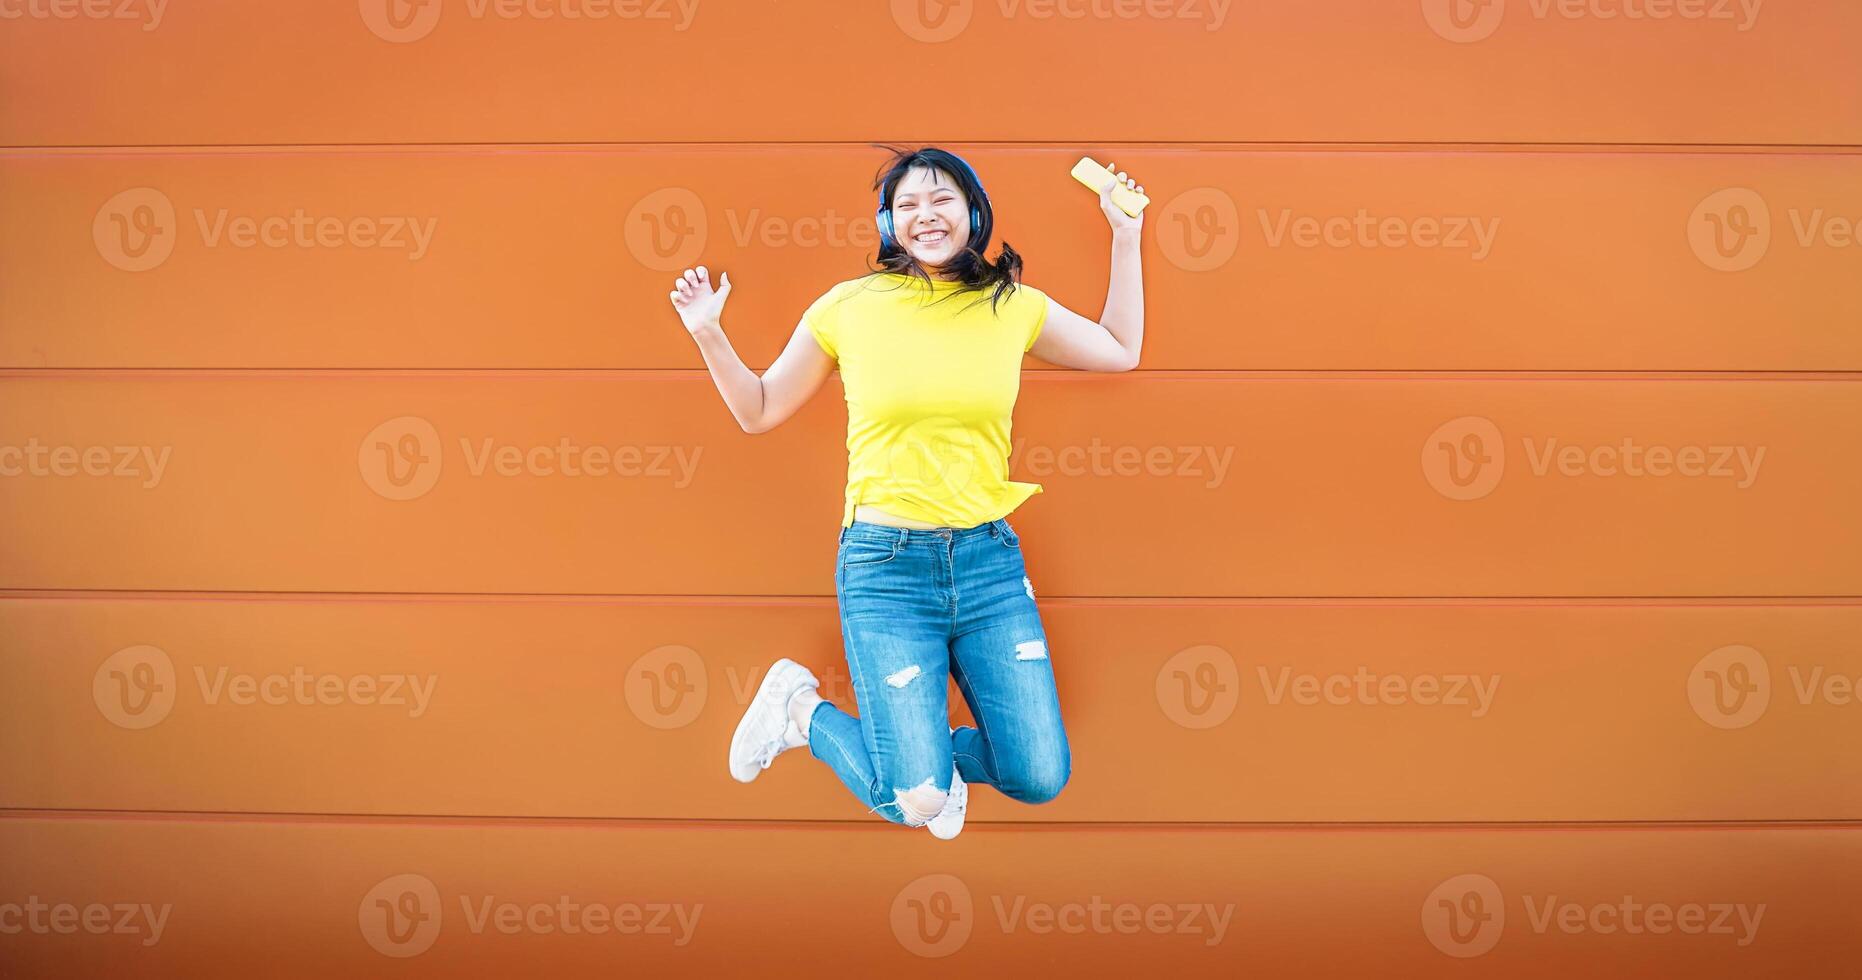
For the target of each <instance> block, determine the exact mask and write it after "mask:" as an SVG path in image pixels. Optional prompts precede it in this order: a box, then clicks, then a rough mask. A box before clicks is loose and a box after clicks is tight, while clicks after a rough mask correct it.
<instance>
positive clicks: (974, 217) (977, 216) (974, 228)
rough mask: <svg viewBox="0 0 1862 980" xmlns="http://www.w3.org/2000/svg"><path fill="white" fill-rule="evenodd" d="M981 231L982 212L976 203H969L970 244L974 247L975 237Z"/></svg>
mask: <svg viewBox="0 0 1862 980" xmlns="http://www.w3.org/2000/svg"><path fill="white" fill-rule="evenodd" d="M982 233H983V212H982V210H981V209H980V208H978V207H977V206H976V205H974V204H972V205H970V244H971V247H972V248H974V247H975V244H976V237H977V236H978V235H981V234H982Z"/></svg>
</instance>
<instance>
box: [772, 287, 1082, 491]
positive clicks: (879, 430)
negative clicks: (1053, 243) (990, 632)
mask: <svg viewBox="0 0 1862 980" xmlns="http://www.w3.org/2000/svg"><path fill="white" fill-rule="evenodd" d="M994 288H995V287H993V286H992V287H988V288H985V289H983V290H981V291H977V290H970V291H967V292H966V291H963V290H962V286H961V284H959V283H946V282H936V283H933V284H931V285H929V286H927V285H926V284H925V282H924V281H923V280H921V279H918V278H917V277H915V276H905V275H898V274H895V273H889V272H882V273H875V274H872V275H868V276H862V277H860V278H858V279H849V280H847V281H846V282H842V283H837V284H836V285H835V286H834V287H833V288H832V289H829V290H828V291H827V292H826V293H824V294H822V296H821V298H819V299H817V300H815V302H814V303H813V304H812V305H810V306H809V307H808V311H807V312H806V313H804V314H802V319H803V321H804V322H805V323H807V324H808V329H809V330H810V332H812V333H813V334H814V336H815V340H816V342H817V343H819V344H820V345H821V349H822V350H824V351H827V353H828V356H830V357H833V358H834V359H835V360H836V361H838V362H839V364H840V373H841V386H842V387H843V388H844V389H845V390H846V393H847V497H846V508H845V510H844V512H843V513H842V515H841V526H842V527H847V526H849V525H851V524H852V523H853V511H854V506H855V505H856V504H873V505H875V506H877V507H879V508H881V509H882V510H885V511H886V512H888V513H892V514H897V515H899V516H901V517H906V518H912V519H915V520H921V521H929V522H931V523H933V524H937V525H939V526H944V527H975V526H976V525H978V524H982V523H985V522H987V521H993V520H996V519H997V518H1001V517H1006V516H1008V514H1009V513H1010V512H1012V511H1014V510H1015V508H1016V507H1019V506H1021V503H1022V501H1024V500H1027V499H1028V498H1029V497H1031V496H1033V495H1035V494H1037V493H1041V492H1042V487H1041V485H1040V484H1038V483H1018V482H1016V481H1014V480H1010V479H1009V478H1008V469H1009V466H1008V459H1009V446H1010V442H1009V424H1010V420H1009V416H1010V413H1012V412H1013V411H1014V409H1015V397H1016V395H1017V394H1019V393H1020V391H1021V367H1022V355H1023V354H1024V353H1026V352H1027V350H1028V349H1029V348H1030V347H1033V346H1034V342H1035V338H1036V337H1038V336H1040V333H1041V326H1042V324H1043V323H1044V322H1045V321H1046V320H1047V294H1046V293H1043V292H1042V291H1040V290H1038V289H1036V288H1034V287H1033V286H1028V285H1023V284H1019V283H1018V284H1016V285H1015V286H1014V287H1013V292H1011V293H1008V294H1006V295H1004V296H1003V297H1002V300H1001V302H1000V303H999V304H997V305H996V307H995V308H994V310H992V309H991V306H990V302H989V300H990V297H991V296H992V295H994ZM952 294H956V295H952ZM979 300H980V301H979Z"/></svg>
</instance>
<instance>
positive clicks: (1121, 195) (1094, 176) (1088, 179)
mask: <svg viewBox="0 0 1862 980" xmlns="http://www.w3.org/2000/svg"><path fill="white" fill-rule="evenodd" d="M1073 179H1074V180H1077V181H1079V182H1080V183H1082V184H1085V185H1086V187H1087V189H1088V190H1090V191H1092V192H1093V193H1095V194H1097V193H1099V192H1100V191H1102V190H1104V189H1106V188H1107V187H1111V188H1112V203H1113V204H1116V205H1118V206H1119V210H1120V211H1123V212H1125V213H1126V214H1129V215H1131V216H1132V217H1134V218H1136V217H1137V216H1138V212H1140V211H1143V210H1144V206H1145V205H1147V204H1149V203H1151V199H1150V198H1148V197H1146V196H1144V195H1143V194H1140V193H1138V192H1137V191H1134V190H1132V189H1131V188H1129V187H1127V186H1125V185H1124V184H1122V183H1120V182H1119V179H1118V175H1117V174H1115V173H1113V172H1112V171H1110V170H1107V169H1106V168H1104V167H1102V166H1100V165H1099V164H1098V163H1097V162H1095V161H1094V160H1093V158H1092V157H1081V158H1080V162H1079V163H1076V164H1074V165H1073Z"/></svg>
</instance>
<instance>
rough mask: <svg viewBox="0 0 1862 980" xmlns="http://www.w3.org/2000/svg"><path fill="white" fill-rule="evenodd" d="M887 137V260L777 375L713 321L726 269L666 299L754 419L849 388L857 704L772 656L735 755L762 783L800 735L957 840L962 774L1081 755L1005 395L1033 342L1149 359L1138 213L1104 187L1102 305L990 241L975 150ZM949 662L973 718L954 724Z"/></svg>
mask: <svg viewBox="0 0 1862 980" xmlns="http://www.w3.org/2000/svg"><path fill="white" fill-rule="evenodd" d="M887 149H891V150H893V152H894V157H893V159H892V160H891V162H890V163H889V164H888V165H887V166H886V167H884V168H883V169H882V171H881V173H880V175H879V177H878V178H877V180H875V182H874V186H875V188H876V189H877V190H878V192H879V201H878V213H877V223H878V227H879V233H880V244H879V256H878V260H877V264H878V265H879V267H880V268H879V269H877V270H875V271H872V272H869V273H867V274H865V275H862V276H860V277H859V278H857V279H849V280H847V281H845V282H841V283H838V284H836V285H835V286H834V287H833V288H831V289H829V290H828V291H827V292H826V293H825V294H823V295H822V296H821V297H820V298H819V299H817V300H816V301H815V302H814V303H813V304H812V305H810V306H809V307H808V310H807V311H806V312H805V313H803V314H802V319H801V322H800V323H799V324H797V325H796V328H795V332H794V333H793V334H792V335H791V336H790V338H789V342H788V345H787V346H786V347H784V349H783V351H782V354H781V356H779V357H777V358H776V362H775V363H774V364H772V365H771V366H770V368H769V370H768V371H766V372H764V373H763V375H762V377H760V378H759V377H758V376H757V375H756V374H755V373H753V372H752V371H750V369H749V368H747V367H745V366H744V363H743V361H742V360H741V359H740V358H739V357H738V356H737V352H736V351H735V350H734V349H733V348H732V347H731V343H730V341H729V340H728V339H726V337H725V336H724V331H723V329H722V327H721V326H720V320H721V318H722V315H723V312H724V302H725V299H726V298H727V297H728V296H729V295H730V291H731V282H730V276H729V275H728V274H725V275H721V276H720V277H719V282H718V285H717V287H716V288H713V286H712V282H711V278H710V274H709V273H708V272H707V271H706V269H705V267H704V266H699V267H698V268H696V269H687V270H686V271H685V273H684V275H682V276H681V277H679V278H678V279H677V280H675V282H674V284H673V292H672V293H671V299H672V305H673V307H674V308H675V309H676V310H677V311H678V313H679V317H680V319H681V320H682V321H683V322H684V323H685V328H686V330H688V331H689V332H690V333H691V335H692V339H693V340H694V341H695V342H696V343H697V344H698V349H699V350H700V351H701V352H703V354H704V358H705V365H706V367H708V368H709V369H710V371H711V377H712V379H713V380H714V381H716V382H717V386H718V391H719V392H720V393H722V394H723V396H724V402H725V404H726V405H728V406H729V407H730V410H731V414H732V415H734V416H736V418H737V422H738V424H740V425H741V426H742V427H743V429H744V431H745V432H749V433H760V432H768V431H769V430H771V429H773V428H775V427H776V426H778V425H781V424H782V423H783V422H784V421H786V420H787V419H788V418H789V417H790V416H791V415H794V414H795V412H796V411H797V410H798V409H800V408H801V407H802V405H803V403H805V402H806V401H808V399H810V398H812V397H814V394H815V392H817V391H819V390H820V388H821V385H822V384H823V382H825V381H826V380H827V377H828V374H829V373H830V372H832V371H833V370H834V367H835V365H836V363H838V364H839V366H840V372H841V383H842V386H843V388H844V389H845V391H846V396H847V452H848V460H847V490H846V499H845V507H844V509H843V512H842V516H841V530H840V544H839V553H838V555H837V557H836V562H835V564H836V568H835V577H834V589H835V595H836V597H837V599H838V601H839V605H840V623H841V638H842V641H843V644H844V646H845V648H846V649H845V652H846V656H847V672H848V675H849V677H850V678H851V679H852V681H853V693H854V698H855V700H856V702H857V706H858V709H859V712H860V713H859V715H858V716H855V715H851V714H848V713H847V712H846V711H844V710H842V709H841V708H840V707H837V706H836V705H834V704H832V703H830V702H828V701H825V700H823V699H822V698H821V696H820V694H819V692H818V688H819V686H820V682H819V681H818V680H817V679H816V678H815V675H814V674H813V673H811V672H810V671H809V670H808V668H806V667H804V666H802V665H801V664H799V663H796V662H795V661H793V660H789V659H787V658H783V659H780V660H777V661H776V662H775V663H774V664H773V665H772V666H771V667H770V668H769V672H768V673H767V674H766V675H765V676H764V677H763V681H762V684H761V685H760V686H759V687H758V689H757V692H756V695H755V696H754V697H753V698H752V699H751V701H750V706H749V708H748V709H747V710H746V711H745V712H744V715H743V719H742V720H741V721H740V722H738V725H737V730H736V732H735V734H733V736H732V738H731V744H730V771H731V775H732V776H733V777H735V778H736V779H738V780H739V781H741V782H749V781H751V780H753V779H755V778H756V777H757V775H758V774H759V773H761V772H762V771H763V770H764V769H767V768H769V764H770V763H771V762H772V761H773V760H774V759H775V758H776V756H777V755H779V754H781V753H783V752H786V751H788V750H789V749H794V748H800V747H802V746H804V745H805V746H808V749H809V752H810V754H812V755H813V756H814V757H815V758H817V759H820V760H821V761H822V762H824V763H826V764H827V765H828V767H829V768H831V769H833V770H834V774H835V775H836V776H839V777H840V780H841V782H843V783H845V784H846V785H847V788H848V789H850V790H852V791H853V794H854V796H856V797H858V798H859V799H860V801H861V802H862V803H863V804H865V805H866V807H867V812H869V813H871V812H878V813H879V814H880V815H881V816H883V817H885V818H886V819H887V820H890V821H892V822H893V823H900V824H904V825H905V826H908V827H928V828H929V829H930V831H931V832H932V833H933V834H935V835H936V836H938V837H940V838H944V839H949V838H951V837H955V836H956V835H957V832H958V831H959V830H961V829H962V828H963V818H964V812H965V809H966V807H967V804H968V798H969V790H968V787H967V784H969V783H986V784H988V785H990V786H994V787H995V788H996V789H997V790H998V791H1000V792H1001V793H1002V794H1003V795H1005V796H1007V797H1009V798H1010V799H1014V800H1020V801H1021V802H1023V803H1045V802H1047V801H1048V800H1051V799H1053V798H1054V797H1055V796H1056V795H1058V794H1059V793H1060V790H1061V788H1062V787H1063V786H1065V785H1066V783H1067V778H1068V776H1069V775H1070V773H1071V772H1072V756H1071V753H1070V751H1069V749H1068V746H1067V733H1066V729H1065V727H1064V726H1063V725H1062V724H1061V719H1060V698H1059V694H1058V692H1057V690H1056V688H1055V685H1054V671H1053V666H1052V663H1051V660H1050V651H1049V650H1048V647H1047V634H1046V631H1045V630H1044V629H1043V628H1042V625H1041V616H1040V612H1039V610H1038V609H1037V608H1036V606H1035V599H1034V586H1033V584H1032V583H1031V582H1030V581H1029V579H1028V574H1027V569H1026V567H1025V566H1024V565H1023V562H1022V550H1021V541H1020V538H1019V536H1018V535H1017V534H1016V532H1015V529H1014V528H1013V527H1011V526H1010V525H1009V522H1008V515H1009V513H1011V512H1012V511H1014V510H1015V508H1016V507H1018V506H1020V505H1021V503H1022V502H1023V501H1025V500H1027V499H1028V498H1029V497H1030V496H1032V495H1034V494H1036V493H1040V492H1041V491H1042V487H1041V486H1040V485H1039V484H1035V483H1018V482H1015V481H1013V480H1010V479H1008V454H1009V445H1010V443H1009V429H1010V415H1011V413H1012V412H1013V410H1014V407H1015V399H1016V395H1017V394H1018V392H1019V390H1020V385H1021V360H1022V355H1023V354H1031V355H1033V356H1034V357H1037V358H1040V359H1041V360H1043V361H1046V362H1048V363H1050V364H1055V365H1058V366H1060V367H1066V368H1075V369H1078V370H1082V371H1100V372H1115V371H1129V370H1131V369H1132V368H1134V367H1136V366H1137V364H1138V354H1139V351H1140V349H1141V348H1142V346H1143V341H1144V285H1143V273H1142V268H1141V266H1140V263H1139V257H1138V238H1139V230H1140V228H1141V227H1142V224H1143V221H1142V218H1141V217H1140V218H1134V217H1130V216H1128V215H1127V214H1125V212H1124V211H1123V210H1121V209H1120V208H1119V207H1118V206H1117V205H1115V204H1113V203H1112V199H1111V191H1110V188H1109V187H1108V188H1107V189H1106V190H1103V191H1101V192H1100V194H1099V207H1100V210H1101V211H1102V212H1104V214H1105V216H1106V221H1107V222H1108V223H1109V224H1110V225H1111V226H1112V267H1111V282H1110V285H1109V286H1108V287H1107V289H1106V304H1105V312H1104V313H1103V314H1101V316H1100V318H1099V320H1098V321H1096V322H1095V321H1094V320H1091V319H1088V318H1086V317H1084V316H1081V315H1080V314H1078V313H1075V312H1073V311H1072V310H1069V309H1067V308H1066V307H1064V306H1062V305H1060V304H1059V303H1056V302H1055V301H1054V300H1053V299H1052V298H1050V297H1049V296H1048V295H1047V294H1046V293H1043V292H1041V291H1040V290H1038V289H1035V288H1034V287H1033V286H1028V285H1025V284H1022V283H1020V282H1019V280H1020V278H1021V268H1022V259H1021V256H1019V255H1017V254H1016V253H1015V250H1014V249H1012V248H1010V247H1009V246H1008V244H1007V243H1006V242H1005V243H1003V245H1002V249H1001V252H1000V253H999V254H998V255H997V257H996V259H995V261H994V262H990V261H988V260H987V259H985V258H984V257H983V252H984V250H985V249H987V248H988V246H989V238H990V232H991V230H992V229H993V227H994V225H995V214H994V211H993V210H992V209H991V208H990V204H989V197H988V195H986V194H985V193H984V192H983V186H982V183H981V182H980V181H979V180H978V179H977V176H976V172H975V171H974V170H972V169H971V168H970V165H969V164H967V163H965V162H964V161H963V160H962V159H961V158H959V157H957V156H956V155H955V154H952V153H949V152H946V151H944V150H940V149H937V148H934V147H927V148H924V149H920V150H916V151H912V150H905V149H898V148H894V147H888V148H887ZM1117 176H1118V181H1119V183H1120V184H1123V185H1124V186H1127V187H1130V188H1133V189H1135V190H1138V191H1140V192H1142V191H1143V188H1142V187H1140V186H1139V185H1137V184H1136V183H1135V182H1134V181H1132V180H1131V179H1130V178H1128V177H1127V176H1126V175H1125V174H1124V173H1123V172H1118V174H1117ZM951 678H955V679H956V681H957V687H958V689H959V690H960V691H962V693H963V697H964V699H965V700H966V701H967V702H968V703H969V706H970V712H971V714H972V715H973V716H974V717H975V719H976V727H975V728H969V727H965V728H957V729H952V728H951V727H950V710H949V705H948V703H947V698H946V692H947V688H948V682H949V680H950V679H951Z"/></svg>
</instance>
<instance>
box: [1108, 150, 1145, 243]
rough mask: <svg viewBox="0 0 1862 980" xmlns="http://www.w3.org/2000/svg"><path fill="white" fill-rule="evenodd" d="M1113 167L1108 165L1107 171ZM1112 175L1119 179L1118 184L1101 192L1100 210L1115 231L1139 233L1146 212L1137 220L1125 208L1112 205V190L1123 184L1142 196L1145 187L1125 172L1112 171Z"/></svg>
mask: <svg viewBox="0 0 1862 980" xmlns="http://www.w3.org/2000/svg"><path fill="white" fill-rule="evenodd" d="M1112 166H1113V165H1112V164H1110V163H1107V164H1106V169H1107V170H1112ZM1112 173H1113V175H1114V176H1116V177H1118V183H1116V184H1108V185H1106V188H1105V190H1102V191H1100V192H1099V209H1100V210H1101V211H1104V212H1105V213H1106V222H1107V223H1108V224H1110V225H1111V226H1112V230H1113V231H1119V230H1121V229H1130V230H1132V231H1137V230H1138V229H1140V228H1143V227H1144V212H1143V211H1140V212H1138V216H1137V217H1136V218H1134V217H1132V216H1131V215H1129V214H1126V213H1125V209H1124V208H1121V207H1119V206H1118V205H1116V204H1113V203H1112V188H1114V187H1117V186H1119V184H1123V185H1125V186H1126V187H1127V188H1128V189H1130V190H1134V191H1137V192H1138V193H1140V194H1142V193H1144V187H1143V186H1142V185H1140V184H1139V183H1138V182H1137V181H1135V180H1133V179H1131V178H1130V177H1127V176H1126V175H1125V171H1123V170H1112Z"/></svg>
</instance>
